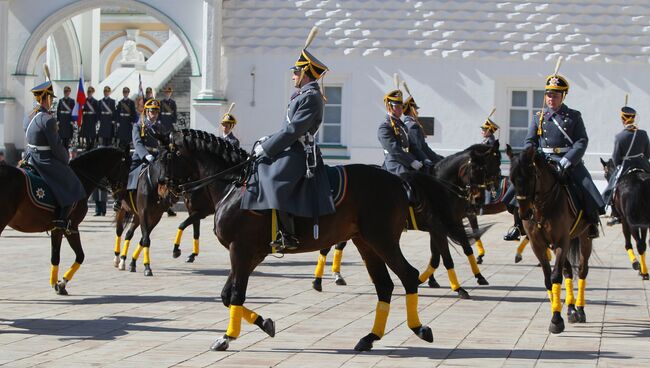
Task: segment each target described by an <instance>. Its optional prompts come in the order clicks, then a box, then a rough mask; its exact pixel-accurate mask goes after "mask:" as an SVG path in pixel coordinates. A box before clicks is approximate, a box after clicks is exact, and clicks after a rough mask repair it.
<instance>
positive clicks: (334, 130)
mask: <svg viewBox="0 0 650 368" xmlns="http://www.w3.org/2000/svg"><path fill="white" fill-rule="evenodd" d="M342 90H343V88H342V87H325V96H326V97H327V101H326V102H325V110H324V111H323V124H322V125H321V127H320V129H319V131H318V142H319V143H325V144H341V116H342V115H341V101H342V100H341V93H342Z"/></svg>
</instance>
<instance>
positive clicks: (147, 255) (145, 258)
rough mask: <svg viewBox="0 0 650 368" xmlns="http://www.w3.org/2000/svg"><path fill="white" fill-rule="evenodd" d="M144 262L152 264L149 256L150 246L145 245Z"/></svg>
mask: <svg viewBox="0 0 650 368" xmlns="http://www.w3.org/2000/svg"><path fill="white" fill-rule="evenodd" d="M144 264H146V265H148V264H151V258H149V247H144Z"/></svg>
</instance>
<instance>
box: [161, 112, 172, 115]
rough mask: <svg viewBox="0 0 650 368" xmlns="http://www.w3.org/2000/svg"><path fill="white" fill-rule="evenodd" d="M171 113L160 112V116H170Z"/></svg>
mask: <svg viewBox="0 0 650 368" xmlns="http://www.w3.org/2000/svg"><path fill="white" fill-rule="evenodd" d="M171 114H172V113H171V112H161V113H160V115H171Z"/></svg>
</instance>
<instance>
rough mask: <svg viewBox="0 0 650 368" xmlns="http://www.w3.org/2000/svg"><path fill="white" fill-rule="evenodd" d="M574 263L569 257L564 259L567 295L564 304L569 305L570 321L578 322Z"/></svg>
mask: <svg viewBox="0 0 650 368" xmlns="http://www.w3.org/2000/svg"><path fill="white" fill-rule="evenodd" d="M572 266H573V265H572V264H571V263H570V262H569V260H568V259H566V260H565V261H564V267H563V269H562V273H563V274H564V292H565V293H566V297H565V298H564V304H566V305H567V311H566V315H567V320H568V321H569V323H576V322H578V315H577V313H576V299H575V296H574V295H573V267H572Z"/></svg>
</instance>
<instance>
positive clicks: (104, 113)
mask: <svg viewBox="0 0 650 368" xmlns="http://www.w3.org/2000/svg"><path fill="white" fill-rule="evenodd" d="M102 115H113V113H112V112H109V111H104V112H102Z"/></svg>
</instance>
